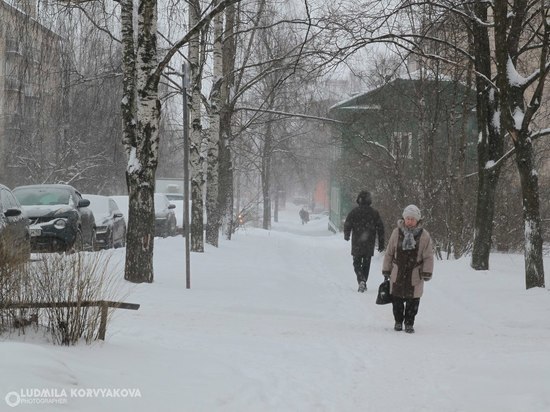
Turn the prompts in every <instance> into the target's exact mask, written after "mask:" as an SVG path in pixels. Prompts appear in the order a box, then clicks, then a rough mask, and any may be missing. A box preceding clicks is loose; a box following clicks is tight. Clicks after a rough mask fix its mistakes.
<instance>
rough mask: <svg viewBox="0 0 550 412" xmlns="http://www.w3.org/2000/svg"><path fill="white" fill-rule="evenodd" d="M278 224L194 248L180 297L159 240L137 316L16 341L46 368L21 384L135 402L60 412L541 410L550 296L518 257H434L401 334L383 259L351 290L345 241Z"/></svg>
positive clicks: (293, 219) (322, 222)
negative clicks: (79, 335)
mask: <svg viewBox="0 0 550 412" xmlns="http://www.w3.org/2000/svg"><path fill="white" fill-rule="evenodd" d="M313 217H315V216H313ZM280 220H281V221H280V222H279V223H276V224H274V225H273V229H272V230H270V231H264V230H260V229H247V230H244V231H240V232H238V233H237V235H236V236H235V237H234V239H233V240H232V241H231V242H227V241H224V242H223V243H222V245H221V246H220V248H218V249H215V248H211V247H207V249H206V252H205V253H204V254H192V256H191V258H192V261H191V268H192V288H191V289H190V290H186V289H185V275H184V272H183V271H184V264H183V263H184V262H183V240H182V238H180V237H178V238H171V239H157V240H156V243H155V268H156V273H155V282H154V283H153V284H151V285H139V286H136V287H134V288H133V290H132V291H131V292H130V295H129V297H128V298H127V299H126V300H128V301H131V302H139V303H140V304H141V305H142V306H141V309H140V310H139V311H137V312H135V313H118V312H123V311H118V312H117V313H116V316H115V319H114V321H113V323H112V324H111V325H109V329H108V333H107V334H108V339H107V342H106V343H105V344H104V345H95V346H92V347H75V348H70V349H69V350H67V349H66V348H56V347H53V348H52V347H50V346H47V345H46V346H41V347H38V348H39V349H36V347H35V346H33V347H32V349H31V348H27V349H26V350H28V351H29V353H34V352H36V351H37V350H38V351H40V352H44V353H46V354H47V356H46V358H52V360H51V361H50V362H49V363H48V362H46V366H45V367H46V368H49V372H50V373H49V375H48V377H46V378H34V380H32V379H31V380H29V374H31V371H32V370H34V369H33V367H32V366H31V365H27V366H26V365H24V368H23V371H22V372H21V373H20V374H19V375H16V378H17V379H19V380H20V381H17V385H19V387H26V386H28V385H32V386H33V387H36V385H42V386H43V385H45V383H44V382H49V386H48V387H51V386H63V385H71V386H73V387H80V388H89V387H115V388H120V387H125V388H139V389H140V391H141V394H142V397H141V398H139V399H74V400H71V402H70V403H69V404H68V405H64V406H65V408H64V409H62V410H68V411H69V410H70V411H73V410H74V411H97V410H99V408H101V407H103V408H105V410H115V409H116V410H117V411H132V412H136V411H150V410H159V411H163V412H164V411H167V412H171V411H174V412H176V411H177V412H180V411H236V412H241V411H244V412H247V411H251V412H256V411H269V412H271V411H306V412H309V411H312V412H313V411H315V412H316V411H371V410H372V411H381V410H384V411H394V410H399V411H410V412H417V411H426V412H436V411H437V412H442V411H443V412H447V411H468V412H471V411H480V412H481V411H484V412H485V411H499V412H502V411H510V412H517V411H529V412H539V411H540V412H543V411H548V410H550V392H549V391H548V388H549V387H550V386H549V385H550V372H548V371H550V324H549V322H548V320H547V317H548V310H549V309H550V304H549V303H548V301H549V299H548V298H549V295H548V290H537V291H524V290H523V284H522V282H523V280H522V276H521V273H522V268H523V262H522V260H521V257H519V256H500V257H498V256H497V257H496V258H494V259H493V261H495V262H496V263H495V264H494V266H495V268H494V269H493V270H492V271H491V272H487V273H481V274H480V273H474V272H473V271H471V270H470V269H469V268H468V266H467V262H465V261H462V260H461V261H454V262H436V269H435V273H434V279H433V281H431V282H430V283H428V284H427V285H426V292H425V297H424V298H423V299H422V301H421V305H420V312H419V315H418V318H417V325H416V329H417V333H416V334H415V335H407V334H405V333H398V332H394V331H393V328H392V327H393V316H392V314H391V305H386V306H378V305H376V304H375V298H376V290H377V288H378V284H379V283H380V281H381V280H382V276H381V275H380V273H381V269H380V265H381V256H380V255H377V256H375V257H374V258H373V263H372V267H371V276H370V279H369V282H368V287H369V290H368V291H367V293H366V294H359V293H357V291H356V282H355V277H354V274H353V269H352V264H351V256H350V255H349V247H350V245H349V243H347V242H344V241H343V239H342V236H341V234H340V235H334V234H331V233H330V232H328V231H327V230H326V228H327V221H326V217H322V218H321V217H318V219H312V220H311V221H310V223H309V224H307V225H301V224H300V223H299V219H298V214H297V210H296V211H293V210H290V211H288V212H286V213H285V212H282V213H281V216H280ZM388 235H389V234H388ZM116 253H117V254H118V255H115V257H116V256H118V257H120V258H121V257H122V254H121V251H117V252H116ZM547 267H548V264H547ZM503 277H504V279H503ZM507 302H508V304H507ZM124 312H125V311H124ZM526 316H528V320H525V319H524V318H525V317H526ZM10 345H11V344H10ZM10 348H11V350H13V351H17V350H20V349H14V348H12V347H11V346H10ZM36 356H37V357H40V355H39V354H36ZM25 368H27V369H28V371H27V369H25ZM0 383H2V384H3V383H5V381H0ZM12 383H13V382H10V384H12ZM17 385H16V386H17ZM25 385H26V386H25ZM0 410H2V408H1V407H0ZM20 410H23V409H20ZM29 410H36V409H29ZM41 410H61V409H41Z"/></svg>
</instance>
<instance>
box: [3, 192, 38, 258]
mask: <svg viewBox="0 0 550 412" xmlns="http://www.w3.org/2000/svg"><path fill="white" fill-rule="evenodd" d="M30 246H31V245H30V234H29V219H28V218H27V216H26V215H25V213H23V208H22V207H21V204H20V203H19V201H18V200H17V198H16V197H15V196H14V194H13V193H12V191H11V190H10V189H8V187H6V186H4V185H1V184H0V261H2V262H5V261H10V260H11V259H13V262H23V261H26V260H28V259H29V257H30V250H31V249H30Z"/></svg>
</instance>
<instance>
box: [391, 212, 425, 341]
mask: <svg viewBox="0 0 550 412" xmlns="http://www.w3.org/2000/svg"><path fill="white" fill-rule="evenodd" d="M421 218H422V216H421V214H420V209H418V207H416V206H415V205H409V206H407V207H406V208H405V210H404V211H403V219H399V220H398V222H397V228H395V229H394V230H393V232H392V234H391V237H390V240H389V241H388V245H387V248H386V255H385V256H384V264H383V266H382V274H383V275H384V277H385V278H389V279H390V285H391V287H390V292H391V295H392V304H393V316H394V318H395V326H394V329H395V330H396V331H400V330H403V321H404V322H405V332H407V333H414V327H413V326H414V319H415V317H416V314H417V313H418V306H419V304H420V298H421V297H422V293H423V292H424V282H425V281H428V280H430V279H431V278H432V271H433V266H434V254H433V247H432V239H431V237H430V234H429V233H428V231H427V230H426V229H424V228H423V227H422V224H421V222H420V221H421Z"/></svg>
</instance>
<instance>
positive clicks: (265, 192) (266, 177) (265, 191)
mask: <svg viewBox="0 0 550 412" xmlns="http://www.w3.org/2000/svg"><path fill="white" fill-rule="evenodd" d="M269 108H270V109H271V108H272V105H270V106H269ZM272 151H273V121H272V115H271V114H269V115H268V120H267V123H266V126H265V138H264V147H263V153H262V173H261V177H262V196H263V203H264V208H263V220H262V227H263V228H264V229H270V228H271V183H270V181H271V158H272Z"/></svg>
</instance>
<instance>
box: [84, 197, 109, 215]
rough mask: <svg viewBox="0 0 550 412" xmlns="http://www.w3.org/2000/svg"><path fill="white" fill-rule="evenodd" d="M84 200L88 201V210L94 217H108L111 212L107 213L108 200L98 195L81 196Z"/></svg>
mask: <svg viewBox="0 0 550 412" xmlns="http://www.w3.org/2000/svg"><path fill="white" fill-rule="evenodd" d="M82 197H83V198H84V199H88V200H89V201H90V206H88V207H89V208H90V209H92V212H93V213H94V215H95V216H109V215H110V214H111V212H110V211H109V198H108V197H104V196H98V195H86V194H84V195H82Z"/></svg>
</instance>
